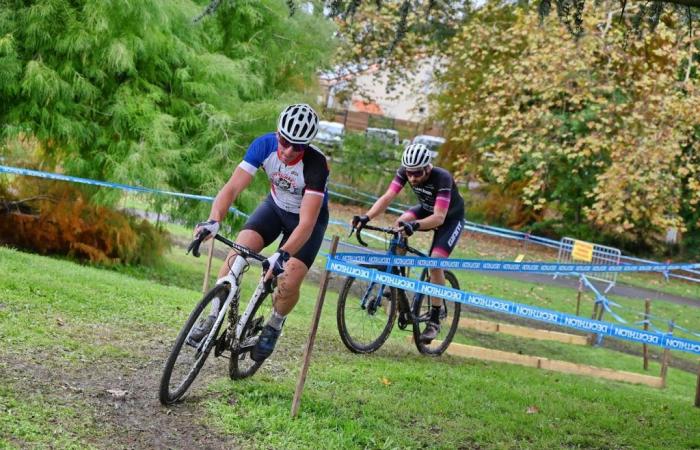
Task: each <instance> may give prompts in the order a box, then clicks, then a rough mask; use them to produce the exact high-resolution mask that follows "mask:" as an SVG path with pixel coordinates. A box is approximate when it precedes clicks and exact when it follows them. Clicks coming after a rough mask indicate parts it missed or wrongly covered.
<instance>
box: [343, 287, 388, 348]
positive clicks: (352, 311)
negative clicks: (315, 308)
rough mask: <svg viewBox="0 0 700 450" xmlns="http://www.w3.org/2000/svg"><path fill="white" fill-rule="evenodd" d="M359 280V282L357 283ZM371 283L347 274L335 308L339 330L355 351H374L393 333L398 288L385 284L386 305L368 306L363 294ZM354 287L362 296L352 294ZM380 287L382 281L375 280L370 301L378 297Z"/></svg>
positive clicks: (345, 342)
mask: <svg viewBox="0 0 700 450" xmlns="http://www.w3.org/2000/svg"><path fill="white" fill-rule="evenodd" d="M356 281H357V284H355V282H356ZM353 284H355V286H353ZM369 287H370V284H369V282H367V281H364V280H357V279H356V278H354V277H348V278H346V280H345V284H344V285H343V288H342V290H341V291H340V294H339V295H338V306H337V310H336V321H337V324H338V332H339V333H340V339H341V340H342V341H343V344H345V347H347V348H348V350H350V351H351V352H353V353H372V352H374V351H376V350H378V349H379V348H380V347H381V346H382V345H383V344H384V342H386V340H387V338H388V337H389V334H391V329H392V328H393V326H394V321H395V318H396V301H397V300H396V298H397V292H396V289H395V288H393V287H392V288H389V287H388V286H385V288H384V289H389V290H388V293H389V295H388V296H386V297H383V298H382V301H381V303H383V304H384V305H385V306H384V307H380V308H372V307H370V308H367V306H366V305H364V307H363V305H362V298H363V296H364V295H365V294H366V293H367V289H368V288H369ZM353 289H354V290H355V292H358V294H359V295H358V296H357V297H359V298H352V297H354V295H353ZM378 290H379V285H378V284H376V283H374V284H373V286H372V292H371V293H370V294H369V300H370V301H375V300H376V298H377V294H378ZM385 292H386V291H385Z"/></svg>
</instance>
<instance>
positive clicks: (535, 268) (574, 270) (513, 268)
mask: <svg viewBox="0 0 700 450" xmlns="http://www.w3.org/2000/svg"><path fill="white" fill-rule="evenodd" d="M337 258H338V259H340V260H342V261H345V262H351V263H355V264H372V265H378V264H381V265H392V266H404V267H432V268H439V269H456V270H480V271H492V272H526V273H550V274H551V273H559V274H571V275H578V274H579V273H588V272H591V273H597V272H598V273H599V272H668V271H670V270H681V269H684V270H687V269H694V268H700V263H674V264H651V265H649V264H637V265H627V266H618V265H613V264H610V265H603V264H599V265H591V264H571V263H566V264H561V263H549V262H502V261H484V260H478V259H457V258H421V257H417V256H395V255H381V256H377V255H367V254H365V253H338V255H337Z"/></svg>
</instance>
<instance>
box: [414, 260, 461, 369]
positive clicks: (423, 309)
mask: <svg viewBox="0 0 700 450" xmlns="http://www.w3.org/2000/svg"><path fill="white" fill-rule="evenodd" d="M420 279H421V281H430V271H429V270H428V269H424V270H423V272H422V273H421V277H420ZM445 281H446V284H447V286H449V287H451V288H453V289H459V282H458V281H457V277H456V276H455V275H454V274H453V273H452V272H449V271H445ZM440 302H441V306H440V331H439V332H438V334H437V336H436V337H435V339H433V340H432V341H430V342H424V341H421V339H420V335H421V334H422V333H423V332H424V331H425V329H426V328H427V326H428V321H429V319H430V308H431V300H430V298H429V297H428V296H426V295H423V294H416V297H415V298H414V300H413V313H414V316H415V317H416V324H417V325H418V329H417V330H416V332H414V338H415V341H416V347H417V348H418V351H419V352H421V353H423V354H425V355H431V356H438V355H442V353H443V352H444V351H445V350H447V347H449V346H450V343H451V342H452V338H454V335H455V333H456V332H457V328H459V315H460V311H461V304H460V303H458V302H454V301H451V300H445V299H440Z"/></svg>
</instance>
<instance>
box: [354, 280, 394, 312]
mask: <svg viewBox="0 0 700 450" xmlns="http://www.w3.org/2000/svg"><path fill="white" fill-rule="evenodd" d="M374 286H375V283H374V282H371V283H370V284H369V286H368V287H367V290H365V293H364V295H363V296H362V300H361V302H360V308H361V309H364V310H366V311H367V312H368V313H369V314H374V313H375V312H377V309H379V307H380V306H382V297H383V296H384V295H385V294H384V293H385V289H387V286H386V285H385V284H380V285H379V290H378V291H377V295H376V296H373V295H372V291H373V290H374ZM387 292H388V291H387Z"/></svg>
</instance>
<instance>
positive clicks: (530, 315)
mask: <svg viewBox="0 0 700 450" xmlns="http://www.w3.org/2000/svg"><path fill="white" fill-rule="evenodd" d="M326 270H328V271H331V272H336V273H339V274H342V275H346V276H350V277H354V278H360V279H363V280H367V281H371V282H376V283H381V284H385V285H388V286H392V287H395V288H399V289H404V290H407V291H412V292H418V293H421V294H425V295H430V296H434V297H439V298H444V299H446V300H451V301H455V302H459V303H462V304H465V305H469V306H474V307H477V308H481V309H487V310H490V311H496V312H500V313H506V314H511V315H514V316H518V317H523V318H526V319H532V320H537V321H540V322H545V323H550V324H553V325H559V326H562V327H566V328H573V329H576V330H579V331H585V332H587V333H596V334H600V335H605V336H610V337H614V338H618V339H624V340H627V341H632V342H638V343H642V344H649V345H655V346H658V347H663V348H668V349H670V350H679V351H683V352H688V353H694V354H697V355H700V341H693V340H690V339H684V338H678V337H674V336H673V335H671V334H666V333H653V332H649V331H644V330H638V329H635V328H630V327H625V326H619V325H615V324H612V323H607V322H602V321H598V320H592V319H586V318H582V317H577V316H572V315H569V314H564V313H561V312H558V311H552V310H548V309H544V308H538V307H534V306H528V305H522V304H519V303H514V302H510V301H507V300H501V299H498V298H495V297H489V296H486V295H480V294H474V293H471V292H464V291H459V290H457V289H452V288H449V287H446V286H440V285H436V284H431V283H426V282H424V281H418V280H413V279H410V278H405V277H401V276H398V275H394V274H391V273H387V272H382V271H378V270H375V269H370V268H366V267H360V266H356V265H353V264H349V263H346V262H344V261H341V260H339V259H335V258H328V261H327V262H326Z"/></svg>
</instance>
